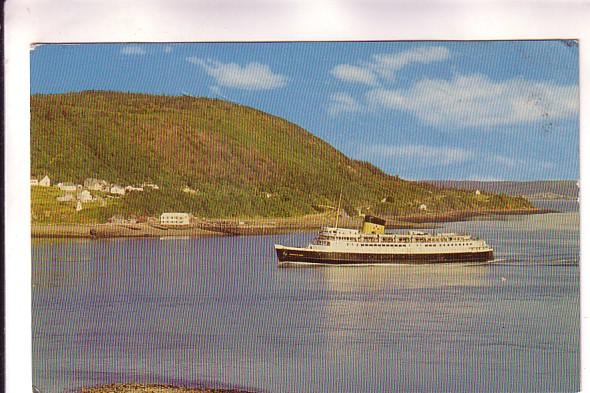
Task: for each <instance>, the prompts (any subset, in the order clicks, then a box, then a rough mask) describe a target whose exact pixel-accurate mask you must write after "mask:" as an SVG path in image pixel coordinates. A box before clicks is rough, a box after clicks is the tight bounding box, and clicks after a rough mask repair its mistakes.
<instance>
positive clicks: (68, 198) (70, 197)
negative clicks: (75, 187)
mask: <svg viewBox="0 0 590 393" xmlns="http://www.w3.org/2000/svg"><path fill="white" fill-rule="evenodd" d="M56 199H57V201H58V202H70V201H73V200H74V194H70V193H67V194H64V195H62V196H58V197H57V198H56Z"/></svg>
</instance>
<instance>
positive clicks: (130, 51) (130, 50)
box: [121, 45, 146, 55]
mask: <svg viewBox="0 0 590 393" xmlns="http://www.w3.org/2000/svg"><path fill="white" fill-rule="evenodd" d="M121 53H122V54H124V55H145V54H146V51H145V49H143V48H142V47H141V46H139V45H127V46H124V47H123V48H122V49H121Z"/></svg>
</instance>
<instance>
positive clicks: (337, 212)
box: [335, 188, 342, 229]
mask: <svg viewBox="0 0 590 393" xmlns="http://www.w3.org/2000/svg"><path fill="white" fill-rule="evenodd" d="M340 202H342V188H340V198H339V199H338V210H336V226H335V227H336V229H338V219H339V218H340Z"/></svg>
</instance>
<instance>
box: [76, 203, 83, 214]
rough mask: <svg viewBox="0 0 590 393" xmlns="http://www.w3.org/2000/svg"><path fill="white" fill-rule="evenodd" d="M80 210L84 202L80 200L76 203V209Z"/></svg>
mask: <svg viewBox="0 0 590 393" xmlns="http://www.w3.org/2000/svg"><path fill="white" fill-rule="evenodd" d="M80 210H82V202H80V201H78V203H76V211H77V212H79V211H80Z"/></svg>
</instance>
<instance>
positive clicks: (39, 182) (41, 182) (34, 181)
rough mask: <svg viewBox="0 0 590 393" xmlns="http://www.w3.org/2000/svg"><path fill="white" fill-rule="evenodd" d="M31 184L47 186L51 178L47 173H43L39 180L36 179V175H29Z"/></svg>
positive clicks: (49, 184)
mask: <svg viewBox="0 0 590 393" xmlns="http://www.w3.org/2000/svg"><path fill="white" fill-rule="evenodd" d="M31 186H41V187H49V186H51V180H50V179H49V176H47V175H45V176H44V177H43V178H42V179H41V180H38V179H37V178H36V177H31Z"/></svg>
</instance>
